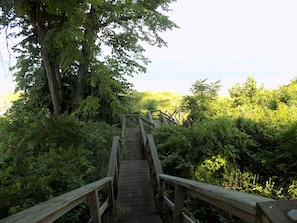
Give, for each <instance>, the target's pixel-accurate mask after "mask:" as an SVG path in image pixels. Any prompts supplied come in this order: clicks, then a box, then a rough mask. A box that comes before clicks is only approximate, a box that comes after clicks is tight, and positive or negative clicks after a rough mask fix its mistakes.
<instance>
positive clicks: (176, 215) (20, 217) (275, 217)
mask: <svg viewBox="0 0 297 223" xmlns="http://www.w3.org/2000/svg"><path fill="white" fill-rule="evenodd" d="M125 118H126V117H124V119H123V122H124V123H123V127H125V128H126V124H127V123H126V119H125ZM132 119H134V120H133V121H135V119H136V121H138V124H139V129H140V132H141V139H142V145H143V149H144V153H145V154H146V158H147V160H148V163H149V166H150V172H151V178H152V184H153V189H154V192H155V195H156V196H157V195H158V196H157V197H158V202H157V204H158V207H161V206H162V205H161V204H166V205H167V206H168V207H169V208H170V209H171V210H172V212H173V222H174V223H180V222H188V223H194V222H195V221H193V220H192V219H191V218H190V217H189V216H187V215H186V214H185V213H184V211H183V210H184V199H185V197H186V196H192V197H194V198H197V199H201V200H203V201H206V202H207V203H209V204H212V205H214V206H216V207H218V208H220V209H223V210H225V211H227V212H229V213H231V214H233V215H235V216H237V217H239V218H241V219H243V220H245V221H247V222H257V223H262V222H263V223H264V222H293V221H290V219H288V217H287V213H288V211H290V210H291V209H292V210H293V211H294V208H295V209H296V207H297V201H296V200H295V201H275V200H273V199H270V198H266V197H261V196H257V195H253V194H249V193H243V192H239V191H235V190H229V189H226V188H223V187H220V186H215V185H211V184H205V183H201V182H197V181H193V180H189V179H184V178H180V177H175V176H170V175H166V174H163V170H162V167H161V163H160V160H159V157H158V153H157V149H156V145H155V142H154V138H153V136H152V135H150V134H147V132H148V131H147V129H149V130H150V129H151V128H153V126H154V125H153V123H151V122H150V121H149V120H146V119H144V118H141V117H140V116H139V115H132ZM134 125H135V124H133V126H134ZM121 149H122V144H121V141H120V138H119V137H118V136H115V137H114V138H113V143H112V148H111V154H110V160H109V166H108V172H107V177H105V178H103V179H101V180H98V181H96V182H93V183H91V184H88V185H85V186H83V187H80V188H78V189H75V190H73V191H70V192H68V193H65V194H63V195H60V196H58V197H55V198H53V199H51V200H48V201H45V202H43V203H41V204H38V205H36V206H33V207H31V208H29V209H26V210H24V211H21V212H19V213H17V214H14V215H12V216H9V217H7V218H5V219H2V220H0V223H21V222H22V223H26V222H28V223H29V222H30V223H31V222H53V221H55V220H56V219H58V218H60V217H61V216H63V215H64V214H65V213H67V212H69V211H70V210H72V209H73V208H74V207H76V206H78V205H79V204H81V203H82V202H85V201H87V202H88V206H89V211H90V217H91V219H90V220H89V222H92V223H98V222H99V223H100V222H101V221H102V219H101V218H102V216H103V214H104V213H106V210H108V209H112V208H113V206H114V205H113V204H114V199H115V198H116V197H117V189H118V176H119V165H120V154H121ZM170 188H172V190H173V191H174V198H173V199H172V200H170V199H169V198H168V197H167V196H166V195H165V193H164V191H165V189H166V190H168V189H170ZM103 189H107V192H108V193H107V198H106V200H105V201H102V202H101V204H99V198H98V192H99V191H101V190H103ZM161 210H162V209H161V208H159V211H160V212H161ZM161 214H162V213H161ZM292 215H295V212H292Z"/></svg>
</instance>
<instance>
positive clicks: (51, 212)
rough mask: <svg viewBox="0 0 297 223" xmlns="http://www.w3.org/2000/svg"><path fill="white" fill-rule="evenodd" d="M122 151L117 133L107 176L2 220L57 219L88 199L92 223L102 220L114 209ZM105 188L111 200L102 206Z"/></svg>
mask: <svg viewBox="0 0 297 223" xmlns="http://www.w3.org/2000/svg"><path fill="white" fill-rule="evenodd" d="M120 150H121V144H120V139H119V137H118V136H115V137H114V138H113V144H112V149H111V155H110V161H109V168H108V173H107V177H105V178H103V179H101V180H98V181H95V182H93V183H90V184H87V185H85V186H82V187H80V188H77V189H75V190H72V191H70V192H68V193H65V194H62V195H60V196H58V197H55V198H53V199H50V200H48V201H45V202H42V203H40V204H38V205H35V206H33V207H31V208H28V209H26V210H23V211H21V212H18V213H16V214H14V215H11V216H9V217H7V218H4V219H2V220H0V222H1V223H33V222H53V221H55V220H57V219H58V218H60V217H61V216H63V215H64V214H66V213H67V212H69V211H70V210H72V209H73V208H75V207H76V206H78V205H79V204H81V203H83V202H85V201H87V202H88V206H89V211H90V217H91V219H90V220H89V222H92V223H100V222H101V218H102V215H103V214H104V213H105V212H106V210H107V209H112V208H113V202H114V196H115V195H116V192H117V184H118V168H119V156H120ZM103 189H107V191H108V195H107V199H106V200H105V201H104V202H101V203H102V204H101V205H100V204H99V203H100V202H99V197H98V192H99V191H101V190H103ZM114 194H115V195H114Z"/></svg>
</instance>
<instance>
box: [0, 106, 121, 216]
mask: <svg viewBox="0 0 297 223" xmlns="http://www.w3.org/2000/svg"><path fill="white" fill-rule="evenodd" d="M23 115H24V116H15V114H13V113H11V114H10V115H8V116H7V117H5V118H1V124H0V134H1V135H0V136H1V138H0V139H1V142H0V162H1V165H0V169H1V171H0V200H1V204H0V213H1V214H0V218H4V217H6V216H7V215H11V214H14V213H16V212H18V211H20V210H23V209H26V208H28V207H30V206H32V205H35V204H38V203H40V202H41V201H45V200H48V199H50V198H52V197H54V196H58V195H60V194H63V193H65V192H67V191H70V190H73V189H75V188H77V187H80V186H82V185H84V184H87V183H90V182H92V181H94V180H97V179H99V178H102V177H104V176H105V175H106V171H107V166H108V160H109V159H108V158H109V154H110V148H111V142H112V136H113V135H116V134H118V133H119V131H118V129H117V128H115V127H112V126H109V125H108V124H106V123H91V122H89V123H88V122H81V121H78V120H76V119H75V118H74V117H72V116H60V117H59V118H57V119H53V118H51V117H50V116H49V115H48V114H47V112H46V110H44V111H43V110H41V111H39V113H36V114H29V113H23Z"/></svg>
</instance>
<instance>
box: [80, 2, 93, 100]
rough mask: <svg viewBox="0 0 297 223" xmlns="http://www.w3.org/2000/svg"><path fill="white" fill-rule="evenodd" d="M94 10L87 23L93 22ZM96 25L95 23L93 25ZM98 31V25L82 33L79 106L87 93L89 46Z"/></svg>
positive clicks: (91, 11) (90, 26) (87, 28)
mask: <svg viewBox="0 0 297 223" xmlns="http://www.w3.org/2000/svg"><path fill="white" fill-rule="evenodd" d="M95 13H96V12H95V9H94V8H93V7H92V8H91V10H90V12H89V13H88V19H87V20H88V21H94V20H95V19H96V17H95ZM95 24H96V23H95ZM97 30H98V25H97V26H96V25H91V24H90V25H89V26H87V27H86V30H85V33H84V42H83V43H82V50H81V53H82V58H83V59H82V61H80V65H79V69H78V74H77V78H78V92H77V103H78V106H80V104H81V102H82V101H83V100H84V99H85V96H86V95H85V94H86V92H87V86H88V83H87V75H88V66H89V64H90V59H91V46H93V45H94V44H95V36H96V31H97Z"/></svg>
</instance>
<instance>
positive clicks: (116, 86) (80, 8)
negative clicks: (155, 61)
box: [0, 0, 176, 116]
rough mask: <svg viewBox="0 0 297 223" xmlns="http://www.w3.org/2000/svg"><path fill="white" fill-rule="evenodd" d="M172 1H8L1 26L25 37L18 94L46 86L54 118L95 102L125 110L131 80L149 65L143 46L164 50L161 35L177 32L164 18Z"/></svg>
mask: <svg viewBox="0 0 297 223" xmlns="http://www.w3.org/2000/svg"><path fill="white" fill-rule="evenodd" d="M173 1H174V0H161V1H156V0H146V1H142V0H122V1H117V0H110V1H106V0H92V1H88V0H77V1H73V0H65V1H60V0H12V1H5V0H1V1H0V2H1V4H0V5H1V6H0V12H1V21H0V22H1V23H0V24H1V27H2V28H5V27H9V26H10V27H20V29H17V33H16V35H15V36H22V37H23V41H22V42H21V44H20V46H18V47H17V48H15V50H18V52H19V53H20V54H19V55H20V56H19V58H18V64H17V68H18V72H17V73H16V80H17V82H18V89H20V90H25V91H27V92H30V91H31V90H32V89H35V91H36V90H37V87H36V85H39V87H38V89H39V90H40V91H41V89H42V92H39V93H40V95H41V96H42V95H44V96H45V95H47V94H48V93H49V94H50V99H51V100H50V103H51V106H50V107H51V109H52V111H53V113H54V115H55V116H58V115H60V114H62V113H64V112H72V111H75V110H79V111H81V112H82V111H86V110H88V109H84V108H82V106H85V107H88V106H89V102H92V103H95V104H96V105H98V106H103V105H110V106H112V107H113V108H114V110H115V109H116V108H120V107H121V106H120V102H119V94H120V93H124V92H125V91H126V90H127V89H129V86H130V85H129V84H128V83H127V81H126V79H125V75H133V74H135V73H138V72H144V71H145V65H146V64H147V63H148V59H147V58H145V57H144V56H143V55H142V53H143V52H144V48H143V47H142V46H141V43H145V42H146V43H148V44H151V45H156V46H159V47H161V46H164V45H166V42H165V41H164V40H163V39H162V38H161V37H160V36H159V33H160V32H163V31H166V30H167V29H172V28H174V27H176V25H175V24H174V23H173V22H172V21H170V20H169V18H168V16H166V15H164V12H166V11H168V10H169V4H170V3H171V2H173ZM45 76H46V79H44V77H45ZM41 79H42V80H43V81H41ZM42 85H47V86H48V88H47V89H45V88H44V87H41V86H42ZM34 87H35V88H34ZM47 91H48V92H47ZM91 107H92V106H91ZM93 107H94V106H93ZM78 108H80V109H78ZM95 113H96V112H95ZM97 113H100V112H99V111H98V112H97ZM97 113H96V114H97Z"/></svg>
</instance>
